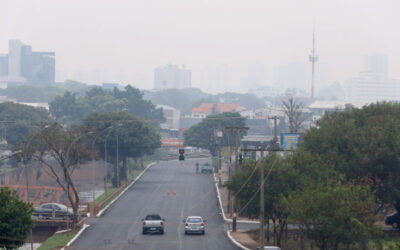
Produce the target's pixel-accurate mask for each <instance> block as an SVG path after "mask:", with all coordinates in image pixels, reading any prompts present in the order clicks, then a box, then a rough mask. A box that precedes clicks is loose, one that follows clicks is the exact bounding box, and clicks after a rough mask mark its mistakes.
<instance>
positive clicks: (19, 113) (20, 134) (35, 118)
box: [0, 102, 50, 145]
mask: <svg viewBox="0 0 400 250" xmlns="http://www.w3.org/2000/svg"><path fill="white" fill-rule="evenodd" d="M49 119H50V117H49V113H48V112H47V110H45V109H44V108H35V107H31V106H28V105H23V104H17V103H11V102H5V103H0V131H2V132H3V133H2V137H3V139H6V140H7V141H8V143H9V144H11V145H18V143H19V142H22V141H23V139H24V137H25V136H26V135H28V134H29V133H30V132H32V131H34V130H35V129H37V128H38V127H39V126H40V125H41V124H42V123H43V122H46V121H49Z"/></svg>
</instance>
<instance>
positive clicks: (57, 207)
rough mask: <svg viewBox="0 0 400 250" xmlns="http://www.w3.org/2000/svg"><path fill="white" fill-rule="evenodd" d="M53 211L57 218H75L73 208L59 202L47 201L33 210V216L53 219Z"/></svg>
mask: <svg viewBox="0 0 400 250" xmlns="http://www.w3.org/2000/svg"><path fill="white" fill-rule="evenodd" d="M53 213H54V217H55V219H64V220H70V219H72V218H73V213H72V211H71V209H69V208H68V207H67V206H65V205H63V204H59V203H45V204H42V205H41V206H39V207H37V208H35V209H34V210H33V213H32V216H33V218H38V219H48V220H50V219H52V218H53Z"/></svg>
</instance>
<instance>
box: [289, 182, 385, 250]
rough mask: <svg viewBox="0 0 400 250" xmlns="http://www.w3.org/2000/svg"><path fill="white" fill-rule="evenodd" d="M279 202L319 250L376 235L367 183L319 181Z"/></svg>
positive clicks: (337, 246) (335, 247) (371, 201)
mask: <svg viewBox="0 0 400 250" xmlns="http://www.w3.org/2000/svg"><path fill="white" fill-rule="evenodd" d="M282 203H283V204H285V205H284V206H283V207H286V209H284V210H287V211H288V213H289V214H290V218H291V219H292V222H293V223H296V224H298V225H299V226H300V229H301V230H302V231H304V232H305V233H306V235H307V236H308V238H309V239H311V240H313V241H315V242H316V245H317V246H318V247H319V249H321V250H326V249H349V247H350V246H355V244H363V243H364V244H365V242H368V240H370V239H374V238H375V239H376V238H377V237H378V236H379V234H378V232H379V231H378V229H377V228H376V227H375V226H374V220H375V213H374V212H375V207H376V205H375V201H374V197H373V195H372V192H371V190H370V188H369V186H367V185H359V184H354V183H351V182H350V183H346V184H342V183H341V182H332V181H331V182H329V183H319V184H318V185H317V188H305V189H303V190H298V191H297V192H294V193H293V194H292V195H291V196H290V197H289V198H288V199H287V200H286V203H285V202H282Z"/></svg>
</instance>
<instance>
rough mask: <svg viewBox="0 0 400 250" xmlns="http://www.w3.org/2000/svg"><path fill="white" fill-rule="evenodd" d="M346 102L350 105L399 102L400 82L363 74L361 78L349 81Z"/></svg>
mask: <svg viewBox="0 0 400 250" xmlns="http://www.w3.org/2000/svg"><path fill="white" fill-rule="evenodd" d="M346 100H347V101H348V102H350V103H354V102H363V103H365V104H367V103H371V102H377V101H399V100H400V80H391V79H382V78H380V77H377V76H372V75H366V74H361V75H360V77H356V78H351V79H349V80H347V85H346Z"/></svg>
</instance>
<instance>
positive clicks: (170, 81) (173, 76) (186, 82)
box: [154, 64, 192, 89]
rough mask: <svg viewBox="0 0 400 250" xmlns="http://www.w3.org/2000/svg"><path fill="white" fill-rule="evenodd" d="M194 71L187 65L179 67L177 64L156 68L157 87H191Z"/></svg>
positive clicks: (155, 79) (155, 83) (155, 82)
mask: <svg viewBox="0 0 400 250" xmlns="http://www.w3.org/2000/svg"><path fill="white" fill-rule="evenodd" d="M191 78H192V73H191V71H190V70H188V69H186V65H183V66H182V68H179V66H177V65H173V64H168V65H165V66H160V67H157V68H156V69H155V70H154V88H155V89H183V88H190V87H191Z"/></svg>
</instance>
